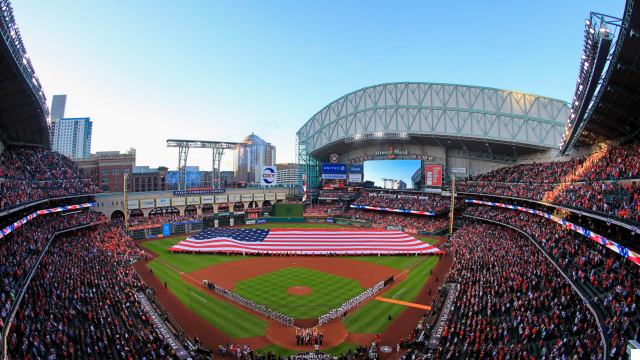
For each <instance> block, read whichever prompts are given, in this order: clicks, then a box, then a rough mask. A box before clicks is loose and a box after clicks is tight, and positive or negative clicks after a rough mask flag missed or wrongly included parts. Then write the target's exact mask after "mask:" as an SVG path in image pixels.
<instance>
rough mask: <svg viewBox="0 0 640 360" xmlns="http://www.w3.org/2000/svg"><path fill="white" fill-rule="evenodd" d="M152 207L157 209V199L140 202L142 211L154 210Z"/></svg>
mask: <svg viewBox="0 0 640 360" xmlns="http://www.w3.org/2000/svg"><path fill="white" fill-rule="evenodd" d="M152 207H156V201H155V199H144V200H140V208H141V209H148V208H152Z"/></svg>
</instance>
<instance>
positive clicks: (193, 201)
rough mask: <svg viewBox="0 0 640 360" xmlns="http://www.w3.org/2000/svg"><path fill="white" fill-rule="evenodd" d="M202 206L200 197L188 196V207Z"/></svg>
mask: <svg viewBox="0 0 640 360" xmlns="http://www.w3.org/2000/svg"><path fill="white" fill-rule="evenodd" d="M198 204H200V196H187V205H198Z"/></svg>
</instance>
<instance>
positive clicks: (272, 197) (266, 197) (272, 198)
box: [264, 194, 276, 200]
mask: <svg viewBox="0 0 640 360" xmlns="http://www.w3.org/2000/svg"><path fill="white" fill-rule="evenodd" d="M264 199H265V200H275V199H276V194H265V195H264Z"/></svg>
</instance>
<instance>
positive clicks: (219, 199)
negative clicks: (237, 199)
mask: <svg viewBox="0 0 640 360" xmlns="http://www.w3.org/2000/svg"><path fill="white" fill-rule="evenodd" d="M229 196H231V195H229ZM226 202H227V195H216V204H222V203H226Z"/></svg>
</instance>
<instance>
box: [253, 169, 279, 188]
mask: <svg viewBox="0 0 640 360" xmlns="http://www.w3.org/2000/svg"><path fill="white" fill-rule="evenodd" d="M277 174H278V169H277V168H276V167H275V166H264V165H263V166H260V171H259V172H258V175H257V176H258V177H259V178H260V179H256V180H259V183H260V186H276V185H278V183H277V182H276V178H277Z"/></svg>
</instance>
